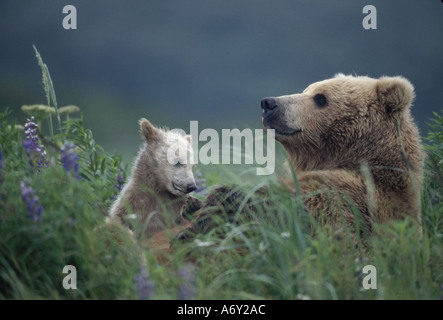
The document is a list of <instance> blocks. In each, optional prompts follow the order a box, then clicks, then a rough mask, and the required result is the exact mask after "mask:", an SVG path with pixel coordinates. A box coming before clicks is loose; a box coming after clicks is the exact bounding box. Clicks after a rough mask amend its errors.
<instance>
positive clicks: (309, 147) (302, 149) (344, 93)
mask: <svg viewBox="0 0 443 320" xmlns="http://www.w3.org/2000/svg"><path fill="white" fill-rule="evenodd" d="M413 99H414V88H413V86H412V85H411V83H410V82H409V81H408V80H406V79H405V78H402V77H382V78H380V79H372V78H369V77H354V76H344V75H342V74H339V75H337V76H336V77H335V78H332V79H328V80H324V81H320V82H316V83H313V84H311V85H310V86H308V87H307V88H306V89H305V90H304V91H303V92H302V93H298V94H292V95H286V96H280V97H270V98H264V99H262V101H261V108H262V116H263V118H262V122H263V126H264V128H265V130H267V129H274V130H275V137H276V139H277V140H278V141H280V142H281V143H282V144H283V145H284V147H285V148H286V150H287V151H288V153H289V154H290V155H294V156H295V157H297V158H298V160H297V161H299V162H305V164H303V165H302V166H303V167H310V169H313V168H314V167H316V166H317V167H321V164H320V163H322V164H323V167H326V165H324V163H325V162H328V163H329V164H331V162H335V163H338V165H346V163H345V162H346V161H348V160H349V161H351V158H352V159H357V160H364V161H368V160H369V159H367V158H370V157H371V156H373V157H375V156H378V157H381V156H382V154H381V153H380V154H377V152H386V150H388V149H389V148H388V147H387V146H388V145H390V144H391V145H395V152H397V151H398V150H397V147H398V146H399V144H398V141H399V140H398V135H399V134H398V128H399V126H398V121H400V127H401V126H402V125H403V124H405V123H407V125H409V126H410V127H412V129H413V130H415V125H414V124H413V121H412V119H411V117H410V112H409V107H410V106H411V104H412V101H413ZM396 139H397V140H396ZM383 146H386V148H383ZM388 151H389V150H388ZM359 157H360V159H358V158H359ZM309 161H311V162H312V163H314V164H313V165H312V166H308V165H307V162H309Z"/></svg>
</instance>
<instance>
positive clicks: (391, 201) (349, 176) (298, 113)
mask: <svg viewBox="0 0 443 320" xmlns="http://www.w3.org/2000/svg"><path fill="white" fill-rule="evenodd" d="M414 97H415V94H414V88H413V86H412V84H411V83H410V82H409V81H408V80H406V79H405V78H403V77H382V78H380V79H372V78H369V77H354V76H344V75H342V74H340V75H337V76H336V77H335V78H332V79H328V80H324V81H320V82H316V83H314V84H312V85H310V86H308V88H306V89H305V90H304V91H303V93H300V94H293V95H287V96H281V97H276V98H265V99H263V100H262V108H263V125H264V128H265V130H268V129H274V130H275V138H276V140H278V141H279V142H280V143H281V144H282V145H283V146H284V148H285V150H286V152H287V153H288V155H289V158H290V161H291V164H292V166H293V168H294V170H295V172H296V175H297V178H298V181H299V183H300V189H301V193H302V194H303V195H304V200H305V204H306V207H307V208H308V210H309V212H310V213H311V214H312V215H314V216H315V217H316V218H317V220H318V221H319V222H321V223H324V224H328V225H331V226H332V227H333V229H334V230H338V231H343V230H344V229H343V228H344V227H345V226H346V227H348V228H349V229H350V230H351V232H352V234H353V235H354V239H355V235H356V233H357V227H356V225H357V222H356V219H355V212H356V211H357V210H354V208H356V209H358V212H360V213H361V217H362V219H360V220H359V227H360V228H359V231H360V233H366V234H369V235H370V234H372V227H373V224H374V223H387V222H390V221H395V220H400V219H403V218H405V217H410V218H412V219H413V220H415V221H417V222H418V223H420V188H421V184H422V179H423V166H424V158H425V153H424V151H423V148H422V146H421V140H420V135H419V132H418V129H417V126H416V125H415V123H414V121H413V119H412V116H411V113H410V107H411V105H412V102H413V100H414ZM288 176H290V175H288ZM283 183H284V185H286V186H287V187H288V188H289V189H290V190H291V191H293V192H294V193H295V188H294V183H293V181H292V179H283ZM239 196H241V195H240V194H239V192H237V191H230V190H229V188H228V189H227V188H224V187H221V188H218V189H215V190H214V192H212V194H210V195H209V196H208V199H209V200H211V199H222V200H221V201H219V205H222V206H223V207H225V208H226V206H232V199H234V198H237V197H239ZM209 200H207V201H206V203H205V206H212V204H211V201H209ZM224 211H226V210H224ZM231 211H232V210H231ZM211 221H212V219H211V215H208V214H206V215H205V214H203V215H202V216H201V217H200V219H199V220H198V221H197V223H195V224H194V225H193V226H192V227H190V228H188V229H187V230H186V231H184V232H182V233H181V234H180V235H179V236H178V238H179V239H183V240H185V239H188V238H189V237H190V236H192V234H195V233H199V232H206V231H207V230H209V229H210V228H213V224H212V223H211Z"/></svg>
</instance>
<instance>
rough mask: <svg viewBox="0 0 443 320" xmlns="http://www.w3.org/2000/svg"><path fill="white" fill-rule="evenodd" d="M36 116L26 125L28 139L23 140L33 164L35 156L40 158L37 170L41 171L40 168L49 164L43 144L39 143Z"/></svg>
mask: <svg viewBox="0 0 443 320" xmlns="http://www.w3.org/2000/svg"><path fill="white" fill-rule="evenodd" d="M34 121H35V120H34V117H31V119H28V122H26V125H25V136H26V140H25V141H23V144H22V145H23V148H24V149H25V152H26V154H27V155H28V156H29V159H30V161H31V164H32V166H33V167H34V158H38V159H39V160H38V163H37V171H38V172H39V173H40V172H41V171H40V168H42V167H47V166H48V159H47V154H46V151H45V149H44V146H43V145H39V144H38V133H37V130H38V125H37V124H36V123H35V122H34Z"/></svg>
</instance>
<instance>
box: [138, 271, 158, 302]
mask: <svg viewBox="0 0 443 320" xmlns="http://www.w3.org/2000/svg"><path fill="white" fill-rule="evenodd" d="M134 282H135V288H136V290H137V295H138V298H139V300H146V299H149V298H150V297H152V295H153V294H154V287H155V285H154V283H153V282H152V281H151V279H150V277H149V273H148V270H147V269H146V267H144V266H142V267H141V268H140V272H139V273H138V274H137V275H136V276H135V277H134Z"/></svg>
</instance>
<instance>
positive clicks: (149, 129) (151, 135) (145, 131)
mask: <svg viewBox="0 0 443 320" xmlns="http://www.w3.org/2000/svg"><path fill="white" fill-rule="evenodd" d="M139 124H140V132H141V134H142V136H143V138H144V139H145V140H146V142H151V141H157V140H159V139H160V131H159V130H158V129H157V128H156V127H154V126H153V125H152V124H151V123H150V122H149V121H148V120H146V119H145V118H142V119H140V120H139Z"/></svg>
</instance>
